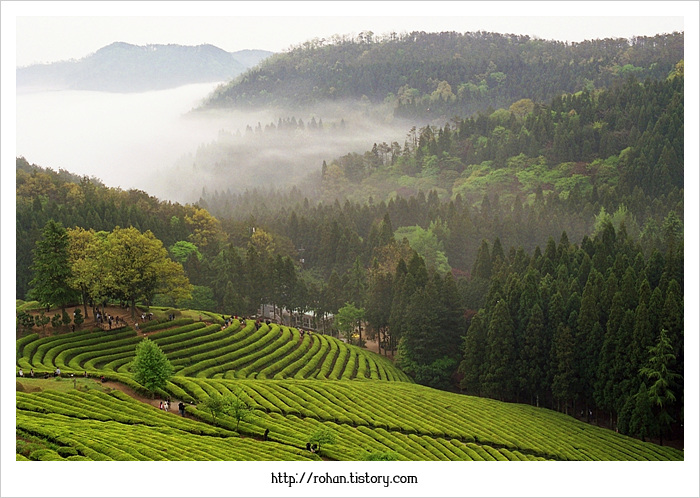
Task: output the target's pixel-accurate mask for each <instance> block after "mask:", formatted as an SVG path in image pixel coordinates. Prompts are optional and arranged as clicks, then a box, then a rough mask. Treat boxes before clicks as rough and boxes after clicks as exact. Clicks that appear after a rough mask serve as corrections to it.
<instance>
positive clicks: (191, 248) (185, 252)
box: [168, 240, 203, 264]
mask: <svg viewBox="0 0 700 498" xmlns="http://www.w3.org/2000/svg"><path fill="white" fill-rule="evenodd" d="M168 252H169V253H170V256H171V257H172V259H173V261H176V262H178V263H180V264H184V263H185V261H187V259H188V258H189V257H190V256H191V255H194V257H195V258H197V260H198V261H202V258H203V256H202V253H201V252H199V249H198V248H197V246H196V245H194V244H193V243H192V242H187V241H186V240H178V241H177V242H175V244H173V245H172V246H170V247H169V248H168Z"/></svg>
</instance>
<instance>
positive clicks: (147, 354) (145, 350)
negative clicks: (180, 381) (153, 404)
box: [131, 338, 173, 393]
mask: <svg viewBox="0 0 700 498" xmlns="http://www.w3.org/2000/svg"><path fill="white" fill-rule="evenodd" d="M131 372H132V373H133V374H134V380H135V381H136V382H138V383H139V384H141V385H142V386H144V387H145V388H146V389H148V390H149V391H150V392H151V393H155V391H157V390H158V389H163V388H164V387H165V385H166V383H167V382H168V379H170V377H171V376H172V374H173V366H172V365H171V364H170V360H168V357H167V356H166V355H165V353H164V352H163V350H162V349H160V347H159V346H158V344H156V343H155V342H153V341H151V340H150V339H148V338H145V339H144V340H142V341H141V342H139V343H138V345H137V346H136V358H134V361H133V362H132V363H131Z"/></svg>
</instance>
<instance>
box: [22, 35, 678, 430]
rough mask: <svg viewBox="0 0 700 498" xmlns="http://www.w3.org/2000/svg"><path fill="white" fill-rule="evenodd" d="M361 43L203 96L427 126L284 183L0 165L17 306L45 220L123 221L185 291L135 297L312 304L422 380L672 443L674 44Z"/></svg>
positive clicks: (465, 38) (179, 302)
mask: <svg viewBox="0 0 700 498" xmlns="http://www.w3.org/2000/svg"><path fill="white" fill-rule="evenodd" d="M361 38H362V39H360V40H346V39H337V40H333V43H327V42H325V41H318V40H314V41H310V42H307V43H306V44H303V45H302V46H300V47H299V48H297V49H296V50H293V51H290V52H288V53H285V54H280V55H276V56H273V57H271V58H270V59H268V60H266V61H265V62H264V63H263V64H262V65H260V66H259V67H258V68H257V69H255V70H253V71H250V72H248V73H246V74H245V75H244V76H243V77H241V78H240V79H238V80H236V81H235V82H233V83H232V84H231V85H229V86H228V87H225V88H220V89H219V90H218V91H217V92H216V94H215V95H214V96H213V97H212V99H211V100H210V105H212V106H221V105H236V106H240V105H262V104H279V103H280V102H277V101H276V99H282V98H283V99H287V100H288V102H285V103H286V104H289V103H290V102H294V103H296V104H298V105H304V104H309V103H312V102H315V101H316V100H317V99H321V97H322V98H323V99H327V98H333V99H345V98H350V97H353V98H361V97H362V96H363V95H364V96H366V97H368V98H369V101H370V105H372V103H376V104H377V105H380V104H381V103H382V102H385V101H386V99H390V100H391V99H394V100H393V107H394V109H395V113H396V115H397V116H400V117H416V116H420V117H421V118H422V119H424V120H425V122H426V123H427V122H432V121H433V120H434V119H435V118H436V117H437V118H439V119H443V122H444V124H443V125H434V124H426V125H425V126H423V127H413V128H411V129H408V130H406V138H405V140H404V142H403V143H398V142H393V143H390V144H387V143H385V142H382V141H381V139H378V141H377V142H376V143H373V144H372V143H369V144H368V147H367V150H366V152H364V153H363V154H358V153H348V154H347V155H343V156H340V157H335V158H329V159H328V160H327V161H324V162H323V164H322V165H321V164H320V165H318V171H317V172H316V173H313V174H312V175H310V176H309V178H307V180H306V181H304V182H303V184H300V185H299V186H295V187H290V188H287V189H280V190H247V191H244V192H232V191H231V190H230V189H229V190H227V191H214V192H212V193H209V194H205V195H203V196H202V198H201V199H200V201H199V202H198V203H196V204H194V205H190V204H187V205H180V204H177V203H172V202H168V201H162V200H159V199H156V198H154V197H152V196H149V195H148V194H147V193H145V192H142V191H136V190H130V191H122V190H120V189H114V188H109V187H107V186H105V185H103V184H102V183H101V182H100V181H99V180H97V179H95V178H92V179H91V178H80V177H77V176H75V175H72V174H70V173H68V172H66V171H62V170H61V171H59V172H58V173H56V172H54V171H52V170H50V169H48V168H47V167H50V165H40V166H39V165H34V164H30V162H29V161H28V160H27V159H25V158H23V157H20V158H17V285H16V292H17V298H18V299H25V298H33V297H36V290H35V289H34V287H36V285H32V279H33V278H34V277H35V274H34V273H33V272H34V271H36V269H37V263H36V254H37V252H39V251H38V250H37V251H35V250H34V249H35V248H36V247H40V245H39V246H38V245H37V242H38V241H39V242H41V241H42V237H46V234H47V233H49V231H48V229H47V227H49V226H50V227H51V230H53V231H54V232H56V231H59V232H60V231H61V230H63V229H64V228H63V227H65V229H68V230H69V232H70V231H71V230H73V231H74V230H75V229H77V228H82V229H84V230H87V231H92V232H91V233H93V234H98V235H95V237H96V238H98V239H99V238H100V237H102V238H103V239H104V240H107V239H108V238H109V236H110V234H109V232H113V233H114V232H116V231H117V229H118V227H121V228H125V227H133V228H135V229H136V230H138V231H139V232H143V233H146V232H148V231H150V232H151V234H152V235H153V236H154V237H155V238H156V239H158V240H160V241H161V242H162V245H163V247H164V248H165V249H167V253H168V256H169V257H170V258H171V259H172V260H173V261H175V262H177V263H178V264H180V265H181V266H182V271H183V274H184V275H185V276H186V279H187V281H188V284H187V288H188V289H189V290H190V291H191V292H189V293H183V294H182V295H175V294H172V293H162V294H158V293H155V294H153V295H148V296H147V299H146V300H145V301H146V302H145V303H144V304H146V305H166V306H179V307H183V308H190V309H196V310H207V311H212V312H217V313H225V314H231V315H244V316H247V315H255V314H256V313H257V312H258V309H259V308H260V306H261V305H263V304H273V305H274V306H276V307H280V308H286V309H288V310H292V311H293V312H295V313H297V314H301V313H305V312H310V311H313V312H314V316H315V317H316V318H317V320H318V321H317V324H316V326H317V327H318V329H319V330H320V331H324V332H327V333H329V334H334V335H338V334H339V333H341V330H340V329H343V326H342V324H343V322H346V323H347V321H348V320H350V321H352V322H353V323H359V324H360V325H359V327H358V328H357V330H356V332H357V334H356V335H353V334H349V335H348V339H349V340H350V341H353V342H355V343H356V344H358V345H363V341H364V340H365V339H367V338H372V339H376V340H377V341H378V342H379V344H380V348H381V352H382V353H384V354H386V355H388V356H390V357H392V358H393V359H395V362H396V365H397V366H398V367H399V368H401V369H402V370H403V371H404V372H406V373H407V374H409V375H410V376H411V377H412V378H413V379H414V380H415V381H416V382H418V383H420V384H424V385H427V386H431V387H436V388H439V389H444V390H449V391H456V392H462V393H466V394H470V395H475V396H484V397H490V398H495V399H499V400H503V401H512V402H519V403H529V404H532V405H536V406H542V407H547V408H551V409H556V410H559V411H562V412H565V413H567V414H571V415H574V416H577V417H583V418H585V419H587V420H589V421H596V422H598V423H599V424H604V425H606V426H608V427H610V428H616V429H617V430H619V431H620V432H622V433H624V434H629V435H632V436H635V437H639V438H642V439H643V438H650V437H660V438H662V439H663V438H669V437H671V438H677V437H679V436H681V435H682V423H683V382H682V377H681V376H682V375H683V365H684V349H683V343H684V341H683V330H684V327H683V308H684V304H683V288H684V281H683V280H684V265H683V261H684V248H683V223H684V219H683V195H684V177H683V169H684V162H683V157H684V144H683V136H684V111H683V106H684V101H683V92H684V81H683V80H684V78H683V60H682V57H683V55H682V52H683V36H682V34H673V35H666V36H663V37H655V38H636V39H634V40H631V41H627V40H624V41H620V40H596V41H591V42H584V43H580V44H573V45H569V44H563V43H556V42H545V41H542V40H535V39H530V38H528V37H516V36H507V35H496V34H488V33H476V34H465V35H460V34H455V33H443V34H426V33H412V34H410V35H402V36H399V35H396V36H391V37H387V38H386V39H384V38H382V39H381V40H379V39H377V38H375V37H374V36H373V35H372V34H371V33H365V34H363V35H362V37H361ZM409 42H410V44H409ZM455 45H457V46H459V47H460V48H459V49H458V50H456V51H455V48H454V47H455ZM409 46H410V47H411V48H410V50H409V48H408V47H409ZM428 60H430V61H431V62H430V64H428V63H427V61H428ZM657 60H663V61H665V62H663V63H659V62H653V61H657ZM350 61H353V62H352V63H351V62H350ZM601 68H602V69H601ZM309 74H310V75H311V76H312V78H311V79H310V80H309V79H306V78H307V77H308V75H309ZM418 74H421V75H423V78H422V79H421V80H420V81H419V79H416V78H417V76H416V75H418ZM426 74H429V75H432V80H431V81H433V83H434V86H435V88H433V87H431V86H430V84H431V83H429V82H427V83H426V81H425V78H424V76H425V75H426ZM302 75H303V78H302ZM332 75H335V76H332ZM331 76H332V77H331ZM302 79H303V81H304V82H305V83H304V84H301V81H302ZM308 81H316V82H317V83H316V84H315V85H314V86H307V85H306V82H308ZM321 81H322V82H323V84H321V83H318V82H321ZM397 81H400V82H401V83H400V84H399V85H398V86H396V85H397V83H396V82H397ZM309 85H310V83H309ZM426 85H427V86H426ZM291 88H294V91H291V90H290V89H291ZM285 89H286V90H285ZM476 96H478V99H477V98H476ZM494 109H495V110H494ZM283 123H284V124H285V126H291V125H290V124H289V121H284V122H283V121H282V120H280V121H279V123H278V126H282V124H283ZM294 126H298V125H297V123H296V121H295V122H294ZM307 126H308V125H307ZM317 126H318V125H317V124H316V121H315V120H314V125H313V127H314V128H315V127H317ZM259 132H260V133H263V134H270V133H274V125H273V126H271V127H268V128H267V129H265V130H263V129H262V128H261V129H260V131H259ZM56 224H58V225H56ZM100 232H102V234H103V235H101V236H100V235H99V233H100ZM70 233H73V235H72V237H73V238H70V237H69V240H76V237H75V236H74V235H75V233H74V232H70ZM107 270H108V268H107V269H106V270H105V272H104V273H108V271H107ZM72 271H77V267H73V268H72ZM91 288H92V289H99V288H100V286H99V285H95V286H92V287H91ZM106 288H107V287H103V289H106ZM109 297H110V296H108V295H106V294H105V292H103V293H102V294H100V293H99V292H97V291H95V294H94V295H90V296H85V295H83V297H82V299H83V300H84V299H89V300H91V301H93V300H96V301H97V300H101V299H107V298H109ZM112 297H113V296H112ZM73 299H74V301H75V302H72V303H71V304H76V303H77V302H80V299H81V298H78V297H77V295H75V296H74V297H73ZM52 304H62V303H58V302H54V303H52ZM66 304H67V303H66ZM86 313H87V310H86ZM333 317H335V319H336V320H335V321H334V320H333V319H332V318H333ZM326 318H328V319H326ZM339 318H340V319H339Z"/></svg>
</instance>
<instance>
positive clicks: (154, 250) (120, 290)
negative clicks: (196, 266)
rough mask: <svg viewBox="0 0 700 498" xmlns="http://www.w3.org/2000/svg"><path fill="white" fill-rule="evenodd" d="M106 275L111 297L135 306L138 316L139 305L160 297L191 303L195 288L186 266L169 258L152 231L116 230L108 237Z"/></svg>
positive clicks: (133, 310) (105, 254)
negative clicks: (184, 300)
mask: <svg viewBox="0 0 700 498" xmlns="http://www.w3.org/2000/svg"><path fill="white" fill-rule="evenodd" d="M105 249H106V252H105V253H104V266H103V271H105V272H107V274H108V275H110V288H111V292H110V294H111V295H112V296H113V297H116V298H117V299H121V300H124V301H126V302H128V303H130V305H131V316H132V317H134V316H135V305H136V302H137V301H140V300H145V301H147V302H150V301H151V300H152V299H153V297H154V296H155V295H156V294H166V295H169V296H171V297H172V298H174V299H176V300H177V299H189V298H190V297H191V292H192V285H191V284H190V282H189V279H188V278H187V277H186V276H185V272H184V270H183V269H182V265H181V264H179V263H176V262H175V261H173V260H171V259H170V258H169V257H168V251H167V250H166V249H165V247H163V243H162V242H161V241H160V240H158V239H156V238H155V236H154V235H153V233H151V231H150V230H149V231H146V232H145V233H141V232H139V231H138V230H137V229H136V228H133V227H129V228H119V227H117V228H115V229H114V231H112V233H110V234H109V235H108V236H107V240H106V246H105Z"/></svg>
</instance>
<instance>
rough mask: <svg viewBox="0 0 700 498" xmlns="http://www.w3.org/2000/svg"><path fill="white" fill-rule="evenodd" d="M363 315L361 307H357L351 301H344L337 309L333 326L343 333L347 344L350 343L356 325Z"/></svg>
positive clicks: (363, 311)
mask: <svg viewBox="0 0 700 498" xmlns="http://www.w3.org/2000/svg"><path fill="white" fill-rule="evenodd" d="M364 316H365V310H364V309H363V308H357V307H355V305H354V304H353V303H345V306H343V307H342V308H340V309H339V310H338V313H337V314H336V315H335V317H334V320H335V326H336V327H337V328H338V331H339V332H340V333H341V334H343V337H345V340H346V341H347V342H348V344H351V343H352V336H353V334H354V332H355V329H356V327H357V326H358V324H359V323H360V321H361V320H362V319H363V318H364Z"/></svg>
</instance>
